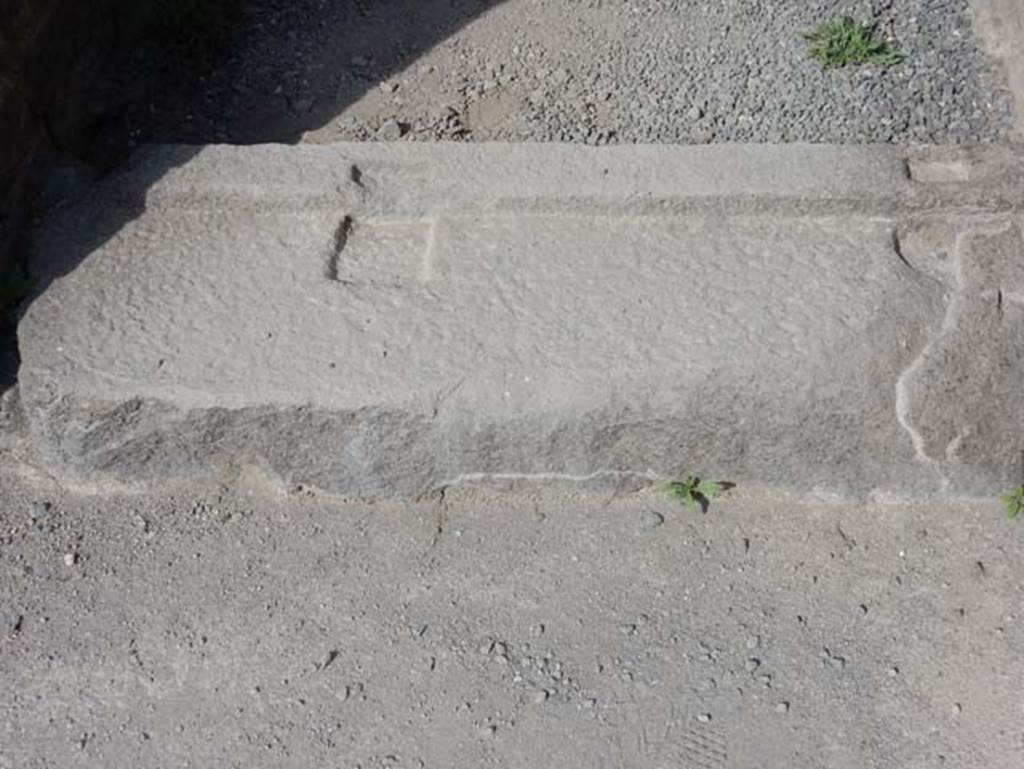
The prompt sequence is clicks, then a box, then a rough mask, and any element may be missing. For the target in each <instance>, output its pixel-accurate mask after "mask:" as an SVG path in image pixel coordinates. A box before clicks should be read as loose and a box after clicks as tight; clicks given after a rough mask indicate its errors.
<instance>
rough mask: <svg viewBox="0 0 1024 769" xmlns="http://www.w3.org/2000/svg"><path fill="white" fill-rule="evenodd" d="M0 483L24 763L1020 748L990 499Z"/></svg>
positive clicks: (588, 762) (497, 759) (880, 760)
mask: <svg viewBox="0 0 1024 769" xmlns="http://www.w3.org/2000/svg"><path fill="white" fill-rule="evenodd" d="M0 485H2V488H3V489H4V492H3V496H2V503H0V505H2V506H0V606H2V617H0V619H2V623H3V624H2V626H0V680H3V682H4V686H3V687H2V694H0V766H2V767H4V768H5V769H6V768H8V767H10V768H11V769H13V768H14V767H17V768H18V769H22V768H26V769H27V768H28V767H33V768H35V767H39V768H41V767H73V766H81V767H113V766H146V767H171V766H175V767H184V766H192V767H209V766H222V767H254V766H274V767H309V766H337V767H346V768H348V767H351V768H352V769H355V768H356V767H363V768H364V769H369V768H370V767H482V766H488V767H540V766H561V767H595V766H598V767H600V766H607V767H634V766H635V767H700V768H702V769H717V768H718V767H722V768H725V767H744V768H747V767H788V768H789V769H804V768H807V769H811V767H829V768H830V769H845V768H847V767H848V768H849V769H862V768H863V767H868V766H870V767H892V768H893V769H897V768H898V769H911V768H912V767H922V768H923V767H943V766H948V767H984V768H985V769H1002V768H1005V769H1011V767H1019V766H1021V765H1022V763H1024V720H1022V718H1021V716H1022V715H1024V702H1022V700H1021V690H1020V682H1021V680H1022V679H1024V656H1022V654H1021V649H1022V648H1024V623H1022V622H1021V610H1022V608H1024V587H1022V584H1021V580H1020V579H1019V577H1020V552H1021V549H1022V547H1024V529H1022V528H1021V527H1020V526H1017V525H1012V524H1009V523H1007V522H1006V521H1004V520H1003V519H1002V518H1001V515H1000V511H999V510H998V505H997V504H995V503H991V502H984V503H974V504H968V503H963V504H949V503H946V504H941V505H927V504H923V503H922V504H918V505H910V506H906V505H895V504H882V503H864V504H850V503H839V502H836V501H834V500H833V501H830V500H824V499H812V498H806V497H805V498H798V497H794V496H789V495H786V494H782V493H779V492H773V491H770V490H757V489H736V490H733V491H732V492H730V493H729V495H728V496H727V497H725V498H723V499H722V500H721V501H719V502H718V503H716V504H714V505H713V506H712V507H711V509H710V510H709V512H708V513H707V514H703V515H702V514H701V513H699V512H693V511H688V510H685V509H683V508H682V507H680V506H678V505H677V504H675V503H672V502H670V501H669V500H668V499H666V498H665V496H664V495H662V494H661V493H659V492H657V491H654V490H649V491H642V492H631V493H624V494H621V495H615V494H581V493H579V492H574V491H571V490H566V489H557V488H547V489H539V488H532V489H529V488H521V489H517V490H513V491H511V492H510V491H508V490H495V489H483V488H465V489H452V490H449V491H448V492H447V493H446V494H444V495H437V496H435V497H434V498H431V499H426V500H421V501H418V502H414V503H406V504H396V503H376V504H367V503H354V502H346V501H343V500H335V499H330V498H325V497H322V496H319V495H317V494H315V493H312V492H310V491H308V490H302V489H294V490H291V491H290V492H289V493H288V494H282V493H281V492H280V491H279V490H273V489H269V488H267V487H266V486H264V485H262V484H261V483H260V482H258V481H254V480H253V479H245V478H239V479H235V480H233V481H232V482H231V483H229V484H225V485H224V486H221V487H217V488H208V489H194V488H190V489H167V490H161V491H159V492H155V491H153V490H150V491H149V492H148V493H146V494H125V493H103V494H100V495H95V496H89V497H84V496H79V495H75V494H73V493H69V492H68V491H66V490H61V489H60V488H58V487H56V486H55V485H54V484H53V483H52V482H51V481H49V480H48V479H47V478H46V477H45V475H43V474H40V473H39V472H37V471H34V470H31V469H30V468H28V467H27V466H25V465H22V464H19V463H17V462H14V461H13V460H12V459H11V457H10V456H8V457H6V458H5V460H4V462H3V463H2V464H0Z"/></svg>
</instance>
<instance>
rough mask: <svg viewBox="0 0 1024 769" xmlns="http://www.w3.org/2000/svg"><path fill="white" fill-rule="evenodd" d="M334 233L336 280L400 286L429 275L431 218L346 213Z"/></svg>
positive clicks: (381, 286)
mask: <svg viewBox="0 0 1024 769" xmlns="http://www.w3.org/2000/svg"><path fill="white" fill-rule="evenodd" d="M339 227H340V229H339V232H338V235H337V237H336V241H335V242H336V253H335V257H336V260H337V272H336V280H338V282H340V283H346V284H350V285H359V286H376V287H379V288H388V287H389V288H403V287H406V286H409V285H410V284H413V283H416V282H422V281H426V280H429V279H430V267H431V266H430V250H431V235H432V229H433V222H432V220H429V219H408V220H403V219H366V220H360V221H358V222H356V221H355V220H354V219H352V218H351V217H348V216H346V217H345V218H344V219H343V220H342V223H341V224H340V225H339Z"/></svg>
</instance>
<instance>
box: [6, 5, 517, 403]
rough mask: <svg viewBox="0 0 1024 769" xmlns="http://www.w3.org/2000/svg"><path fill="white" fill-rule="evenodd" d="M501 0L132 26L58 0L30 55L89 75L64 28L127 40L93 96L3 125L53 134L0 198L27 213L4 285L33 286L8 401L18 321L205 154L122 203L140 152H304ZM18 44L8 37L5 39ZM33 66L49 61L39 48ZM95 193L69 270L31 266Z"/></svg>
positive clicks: (253, 13)
mask: <svg viewBox="0 0 1024 769" xmlns="http://www.w3.org/2000/svg"><path fill="white" fill-rule="evenodd" d="M2 1H3V2H5V3H10V2H11V0H2ZM119 2H120V0H110V2H108V6H109V14H115V13H116V12H121V13H125V14H129V15H130V14H131V13H134V12H135V11H133V10H132V9H135V8H137V5H135V4H132V3H131V2H130V0H125V1H124V2H120V5H119V4H118V3H119ZM501 2H502V0H167V3H166V4H164V5H159V4H158V8H172V7H173V8H174V11H173V13H174V15H173V16H171V17H170V18H169V19H166V20H165V19H163V17H160V16H158V17H157V20H156V22H154V21H153V20H152V19H150V18H147V19H146V21H145V23H128V20H127V19H126V18H125V17H123V16H117V18H116V19H115V18H114V17H113V16H111V17H110V18H109V19H108V18H99V19H97V18H95V17H93V18H88V17H84V16H83V15H82V14H81V13H80V12H73V11H69V12H67V13H64V15H63V16H61V15H60V11H61V10H62V9H61V8H60V7H59V6H61V3H60V2H59V0H51V5H54V6H56V7H58V8H57V11H56V12H55V13H57V16H56V17H55V18H56V19H57V21H54V22H53V24H55V25H57V27H56V29H55V30H51V31H50V32H49V34H50V35H51V36H52V37H53V39H52V40H48V39H47V38H46V35H45V34H41V35H40V36H38V37H37V38H36V39H34V40H32V41H31V44H32V45H35V46H46V45H53V46H55V47H56V48H57V49H59V51H58V53H59V54H60V55H55V56H54V57H53V58H52V60H53V61H54V62H57V64H56V66H58V67H60V66H64V67H67V68H69V69H70V68H73V67H76V66H79V68H81V67H80V62H81V61H82V58H83V56H84V54H83V53H82V50H85V49H87V48H88V40H89V35H90V32H91V31H90V30H89V29H80V30H76V31H75V32H74V34H66V33H67V32H68V30H65V29H63V28H62V27H61V26H60V24H67V25H73V24H79V25H84V24H87V23H88V24H94V25H95V24H100V25H103V24H107V23H108V22H109V23H111V24H113V23H114V22H115V21H116V24H115V27H116V28H117V30H116V33H115V34H116V35H120V36H121V39H117V40H115V41H113V42H112V43H110V50H109V51H107V52H105V54H104V55H103V57H101V58H102V63H101V64H95V65H93V66H92V67H91V69H90V70H89V71H88V72H87V74H86V75H85V76H84V77H85V78H86V79H87V87H85V88H84V90H83V89H82V88H78V89H77V90H75V91H74V93H72V92H71V91H70V89H69V90H68V93H60V92H57V93H46V83H45V82H44V86H43V87H38V88H36V91H37V93H28V95H27V96H25V98H24V99H22V101H23V102H24V104H19V105H17V106H18V107H19V109H20V110H21V113H19V114H18V115H16V116H15V117H14V118H12V119H11V120H6V118H7V117H8V115H6V114H4V115H0V117H4V118H5V121H6V122H5V123H3V124H2V125H7V124H14V122H17V124H18V125H19V126H23V125H24V124H25V123H26V121H28V120H34V121H36V122H37V123H38V124H39V125H40V126H42V132H43V133H44V136H43V138H42V140H37V139H36V138H33V139H32V142H31V143H30V142H29V140H28V139H26V140H25V141H24V144H25V146H23V147H15V148H13V154H14V155H15V157H14V159H13V160H12V166H16V165H19V164H21V165H25V164H28V163H33V164H34V165H35V166H36V167H37V168H36V170H35V172H34V176H35V177H36V181H35V182H34V183H33V182H25V183H23V184H21V185H20V186H19V187H18V188H17V189H15V190H14V191H13V193H9V192H8V190H6V189H5V190H0V193H4V194H9V197H13V198H14V199H15V203H16V204H17V207H18V208H19V209H22V210H25V211H28V212H29V214H27V215H26V216H25V217H24V219H25V221H24V222H22V223H21V224H20V225H8V224H7V223H3V224H4V227H6V228H8V229H12V228H15V227H17V229H18V231H17V232H16V233H14V234H12V235H10V236H9V237H7V238H6V242H7V247H8V248H9V250H10V252H11V254H12V255H13V256H12V258H9V259H8V262H9V264H8V267H9V268H10V269H8V270H7V274H9V275H14V276H15V277H14V278H6V277H5V278H4V280H5V281H6V282H7V284H8V287H10V286H11V285H12V284H13V283H14V282H16V281H20V280H21V276H20V275H19V273H22V272H23V273H24V274H25V275H27V277H28V282H29V283H30V284H31V288H30V289H29V290H28V293H27V294H25V296H24V298H23V299H22V300H21V302H20V306H19V307H17V308H16V311H14V312H12V311H11V310H10V308H9V309H8V311H7V312H6V313H4V312H3V310H2V308H0V314H3V315H4V316H5V319H0V394H2V393H3V392H4V391H5V390H7V389H8V388H9V387H11V386H13V385H14V384H15V383H16V381H17V371H18V367H19V358H18V354H17V347H16V328H15V326H16V315H20V314H21V313H24V311H25V310H26V309H27V307H28V305H29V304H30V303H31V300H32V296H33V295H38V294H40V293H41V292H42V291H45V289H46V287H47V285H49V283H50V281H52V280H54V279H56V278H58V277H59V276H61V275H63V274H66V273H67V272H70V271H71V270H73V269H75V267H76V266H77V265H78V264H79V263H81V261H82V260H83V259H85V258H86V257H87V256H88V255H89V254H90V253H91V252H93V251H95V250H96V249H97V248H99V247H100V246H102V245H103V243H104V242H106V241H107V240H108V239H109V238H110V237H112V236H114V235H115V234H116V233H117V232H118V231H119V230H120V229H121V228H122V227H123V226H124V225H125V224H127V223H128V222H130V221H132V220H133V219H135V218H136V217H137V216H138V215H139V214H141V213H142V212H143V211H144V210H145V198H146V194H145V193H146V189H147V188H148V186H150V185H152V184H153V183H155V182H156V181H158V180H159V179H160V178H161V177H162V176H163V175H164V174H165V173H166V172H167V171H168V170H170V169H171V168H174V167H176V166H178V165H180V164H182V163H185V162H187V161H188V160H189V159H190V158H191V157H192V156H193V155H194V154H195V153H196V152H197V151H198V147H181V148H180V150H178V151H175V152H173V153H166V154H164V155H162V156H161V161H160V163H147V164H146V165H145V168H144V170H142V171H141V173H140V172H138V171H136V172H133V173H132V179H131V183H130V184H128V185H126V187H125V190H124V193H125V194H118V186H119V179H120V178H121V177H120V176H119V174H120V173H121V169H122V168H123V167H124V164H125V162H126V160H127V159H128V158H129V157H130V156H131V155H132V153H133V152H134V151H135V150H136V149H137V148H138V147H140V146H141V145H144V144H147V143H152V142H161V143H181V144H185V145H203V144H211V143H231V144H254V143H264V142H278V143H294V142H297V141H298V140H299V139H300V137H301V136H302V134H303V133H304V132H306V131H309V130H312V129H315V128H318V127H321V126H323V125H324V124H325V123H326V122H328V121H330V120H331V119H332V118H333V117H334V116H336V115H337V114H338V113H339V112H341V111H342V110H343V109H344V108H345V107H346V106H347V105H349V104H351V103H352V102H354V101H356V100H357V99H359V98H360V97H361V96H362V95H363V94H365V93H366V92H367V91H368V90H369V89H371V88H376V87H377V86H378V84H379V83H380V82H381V81H382V80H385V79H386V78H388V77H389V76H391V75H393V74H394V73H396V72H398V71H400V70H402V69H404V68H405V67H407V66H409V65H410V64H411V63H412V62H414V61H415V60H416V59H417V58H418V57H419V56H420V55H421V54H423V53H424V52H425V51H427V50H428V49H430V48H431V47H433V46H435V45H437V44H438V43H440V42H441V41H443V40H444V39H446V38H447V37H449V36H451V35H453V34H454V33H456V32H457V31H458V30H459V29H460V28H461V27H462V26H464V25H465V24H467V23H468V22H470V21H472V20H473V19H474V18H476V17H477V16H478V15H480V14H481V13H483V12H485V11H486V10H488V9H489V8H491V7H493V6H495V5H498V4H500V3H501ZM111 3H112V5H111ZM14 5H16V6H18V7H17V8H14V9H13V10H11V13H12V14H13V13H21V12H23V11H25V9H26V8H30V7H31V4H30V3H27V2H21V3H18V2H14ZM64 5H66V6H68V7H69V8H70V7H71V6H72V4H71V3H65V4H64ZM118 9H120V11H118ZM3 10H5V11H7V10H8V9H7V8H6V7H4V8H3ZM64 10H66V9H64ZM168 13H170V11H168ZM94 16H95V14H94ZM165 21H166V23H164V22H165ZM0 23H2V22H0ZM92 31H96V30H92ZM4 32H5V33H7V32H8V30H6V29H5V30H4ZM9 36H10V35H7V34H5V35H4V36H3V37H0V42H3V41H4V40H5V39H6V38H7V37H9ZM132 36H134V37H132ZM26 39H27V38H26ZM65 49H69V50H65ZM70 49H74V50H70ZM0 52H7V53H8V54H10V52H11V51H10V47H8V49H4V48H3V47H2V46H0ZM30 53H31V52H30ZM25 55H28V54H25ZM33 56H34V58H35V59H36V60H39V59H40V58H42V59H45V58H47V57H45V56H42V57H41V56H40V55H39V52H38V50H37V51H36V53H34V54H33ZM76 62H79V64H76ZM3 63H4V60H3V58H2V57H0V65H3ZM17 64H18V63H17V62H14V63H13V64H11V63H10V62H9V63H8V67H9V69H10V71H17ZM43 65H45V61H43ZM3 72H4V69H3V67H2V66H0V74H3ZM47 77H49V76H47ZM46 82H48V81H46ZM10 106H11V102H10V100H8V102H7V103H4V102H3V101H0V112H3V111H4V110H6V111H7V113H10V112H12V111H13V110H11V109H9V107H10ZM22 113H23V114H22ZM12 121H13V122H12ZM5 130H6V129H5ZM11 133H12V136H13V131H12V132H11ZM37 133H39V131H37ZM39 145H44V146H43V148H42V149H40V146H39ZM161 163H162V165H161ZM97 185H98V186H97ZM97 190H102V192H101V199H102V202H103V206H104V214H103V216H102V222H100V223H97V221H96V220H95V219H92V220H91V223H90V225H89V226H88V227H85V226H84V224H85V223H84V222H83V228H82V232H83V235H82V239H75V240H72V239H66V240H68V241H69V246H70V247H69V248H67V249H66V250H64V251H62V253H61V256H60V262H59V263H51V264H45V265H44V264H39V263H34V262H33V259H32V257H31V242H32V236H31V232H32V229H33V228H34V227H38V224H39V221H40V220H42V219H45V218H46V217H47V216H50V215H55V214H60V211H61V209H65V208H68V207H70V206H72V205H73V204H74V203H75V202H76V201H77V200H81V199H82V198H84V197H91V196H94V195H96V194H97ZM60 215H63V214H60ZM97 225H98V226H97ZM87 231H88V233H89V234H88V235H87V234H86V232H87ZM2 262H3V260H2V259H0V274H2V273H4V269H3V267H4V265H3V264H2ZM12 291H13V289H12ZM18 293H20V291H18Z"/></svg>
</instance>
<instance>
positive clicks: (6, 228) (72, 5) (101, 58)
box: [0, 0, 152, 274]
mask: <svg viewBox="0 0 1024 769" xmlns="http://www.w3.org/2000/svg"><path fill="white" fill-rule="evenodd" d="M151 4H152V0H141V2H132V0H89V1H88V2H82V1H80V0H0V136H2V137H3V140H2V141H0V274H3V272H4V270H5V269H6V268H7V267H8V266H9V264H10V263H11V260H12V259H13V258H14V250H15V248H16V239H17V237H18V235H19V233H20V232H21V230H22V227H23V225H24V223H25V221H26V219H27V216H28V214H29V210H30V207H31V201H32V199H33V197H34V195H35V193H36V192H38V190H39V188H40V187H41V184H42V181H43V179H44V178H45V176H46V173H47V171H48V169H49V168H50V167H51V165H52V163H53V161H54V159H55V158H56V157H57V156H59V155H70V156H72V157H76V158H79V159H82V158H83V157H84V156H86V155H88V153H89V143H90V141H91V136H90V134H91V128H92V126H93V125H94V123H95V121H96V120H97V118H98V117H100V116H101V115H103V114H104V113H105V112H106V111H108V110H109V109H110V108H111V106H116V102H119V101H120V100H121V99H124V98H125V96H124V94H123V93H120V92H118V91H115V90H113V89H110V90H109V91H108V92H104V91H103V90H102V89H101V88H100V87H99V85H100V84H101V83H102V81H103V79H104V76H105V75H107V74H109V73H110V71H111V70H112V67H113V65H114V64H116V62H117V61H118V59H119V58H120V57H121V56H122V55H123V52H124V51H126V50H129V48H130V46H131V45H132V44H133V43H134V42H135V41H136V39H137V37H138V35H139V33H140V21H141V20H142V19H143V18H144V17H145V14H144V12H143V11H142V10H140V9H144V8H146V7H149V6H150V5H151Z"/></svg>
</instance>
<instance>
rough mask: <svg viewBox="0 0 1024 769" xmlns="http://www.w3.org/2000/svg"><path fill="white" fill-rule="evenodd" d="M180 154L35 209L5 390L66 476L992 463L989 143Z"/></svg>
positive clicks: (1002, 434) (359, 488)
mask: <svg viewBox="0 0 1024 769" xmlns="http://www.w3.org/2000/svg"><path fill="white" fill-rule="evenodd" d="M195 153H196V151H195V150H194V149H188V148H166V147H164V148H160V147H157V148H153V149H151V150H150V151H148V152H147V153H144V154H142V155H140V156H139V157H138V158H137V160H136V162H135V163H134V164H133V166H132V167H131V168H130V169H129V170H128V171H127V172H126V173H125V174H123V175H122V176H121V177H120V178H117V179H114V180H112V182H111V184H110V185H109V187H108V189H107V190H106V191H105V192H102V193H100V194H98V195H97V196H95V197H94V198H93V199H91V200H90V201H88V202H86V203H84V204H82V205H80V206H78V207H76V208H73V209H69V210H66V211H64V212H61V213H60V214H58V215H56V216H54V217H53V218H52V219H51V220H50V221H49V222H48V224H47V225H46V226H45V227H44V228H43V230H42V232H41V233H40V237H39V238H38V244H37V251H38V254H37V257H38V265H37V267H38V269H39V270H40V271H42V272H43V273H47V272H48V273H49V274H50V275H51V276H54V279H53V281H52V282H51V283H50V284H49V286H48V288H46V290H45V291H44V292H43V293H42V295H41V296H39V297H38V298H37V299H36V300H35V301H34V302H33V303H32V304H31V306H30V307H29V308H28V309H27V311H26V313H25V316H24V318H23V320H22V322H21V326H20V344H21V350H22V355H23V366H22V370H21V374H20V388H21V400H22V403H23V407H24V409H25V418H26V421H27V424H28V426H29V428H28V429H29V432H30V435H31V438H32V441H33V442H34V444H35V446H36V448H37V450H38V451H39V452H40V454H41V456H42V457H43V458H44V460H45V461H46V462H47V463H48V464H49V465H50V466H51V467H52V468H53V469H54V471H56V472H58V473H61V474H62V475H64V476H65V477H67V478H69V479H71V478H77V479H80V480H81V479H85V480H92V481H96V480H105V479H115V480H121V481H133V480H146V479H153V478H163V477H168V476H192V475H201V474H210V473H215V472H218V471H221V470H224V469H226V468H238V467H240V466H256V467H259V468H260V469H261V470H263V471H265V472H268V473H270V474H271V475H273V476H275V477H278V478H280V479H281V480H282V481H283V482H285V483H287V484H304V485H308V486H316V487H321V488H324V489H328V490H331V491H335V492H341V493H347V494H369V495H376V494H393V493H398V494H406V493H417V492H422V491H425V490H428V489H430V488H435V487H438V486H444V485H447V484H451V483H455V482H458V481H460V480H470V479H475V478H479V477H498V478H568V479H576V480H582V479H595V480H610V481H621V480H623V479H630V478H632V479H641V480H642V479H646V478H653V477H660V476H667V475H672V474H675V473H679V472H682V471H684V470H691V471H696V472H701V473H707V474H711V475H716V476H722V477H727V478H730V479H732V480H737V481H763V482H769V483H777V484H782V485H787V486H794V487H799V488H805V489H811V488H818V489H826V490H830V491H838V492H852V493H867V492H870V491H873V490H877V491H885V492H894V493H901V492H914V493H923V492H929V491H932V492H980V493H991V492H993V491H995V490H998V489H999V488H1001V486H1002V485H1005V484H1006V483H1009V482H1010V481H1011V480H1015V479H1016V478H1018V477H1019V472H1020V469H1019V451H1020V446H1019V443H1018V442H1017V441H1018V436H1019V435H1020V434H1021V433H1022V429H1024V424H1022V423H1021V420H1022V416H1021V415H1022V414H1024V408H1022V406H1024V403H1022V397H1021V389H1020V387H1018V386H1016V383H1019V382H1020V381H1022V379H1021V376H1022V374H1024V370H1022V368H1024V366H1022V360H1024V355H1022V342H1021V340H1022V339H1024V334H1022V333H1021V332H1022V331H1024V329H1022V328H1021V317H1020V293H1021V291H1022V289H1021V287H1020V285H1019V280H1020V276H1019V275H1018V274H1017V273H1018V271H1019V263H1020V256H1021V253H1022V250H1024V249H1022V246H1021V238H1020V227H1021V199H1020V195H1019V186H1018V179H1019V178H1020V177H1019V172H1020V169H1021V167H1022V158H1021V154H1020V153H1019V152H1018V151H1015V150H1013V149H1007V148H989V149H985V150H973V151H966V150H932V151H923V150H917V151H915V152H913V153H904V152H901V151H900V150H897V149H892V148H887V149H881V148H834V147H807V146H787V147H772V146H766V147H733V148H716V147H702V148H688V149H687V148H665V147H661V148H657V147H637V148H606V149H602V150H592V149H586V148H578V147H577V148H572V147H566V146H543V147H542V146H531V145H520V146H497V145H480V146H435V147H424V146H414V145H388V146H380V145H378V146H373V145H337V146H333V147H311V146H306V147H273V146H266V147H260V148H246V149H241V148H227V147H212V148H206V149H203V150H202V151H200V152H198V154H195ZM157 178H158V179H159V180H158V181H156V182H154V181H153V180H154V179H157ZM936 222H939V224H936ZM79 262H80V263H79ZM61 273H65V274H63V276H62V277H57V276H59V275H60V274H61Z"/></svg>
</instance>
